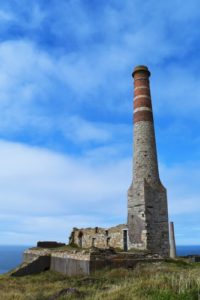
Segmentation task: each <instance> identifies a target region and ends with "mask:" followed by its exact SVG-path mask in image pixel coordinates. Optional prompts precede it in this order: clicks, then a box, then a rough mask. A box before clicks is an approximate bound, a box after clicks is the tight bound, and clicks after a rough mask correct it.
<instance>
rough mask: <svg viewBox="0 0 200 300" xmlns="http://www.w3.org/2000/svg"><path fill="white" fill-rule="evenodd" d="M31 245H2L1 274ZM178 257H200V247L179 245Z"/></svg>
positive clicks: (20, 258)
mask: <svg viewBox="0 0 200 300" xmlns="http://www.w3.org/2000/svg"><path fill="white" fill-rule="evenodd" d="M30 247H33V246H30V245H20V246H19V245H0V274H3V273H6V272H8V271H10V270H12V269H13V268H15V267H17V265H19V264H20V263H21V262H22V258H23V252H24V250H25V249H28V248H30ZM176 250H177V256H185V255H200V245H177V246H176Z"/></svg>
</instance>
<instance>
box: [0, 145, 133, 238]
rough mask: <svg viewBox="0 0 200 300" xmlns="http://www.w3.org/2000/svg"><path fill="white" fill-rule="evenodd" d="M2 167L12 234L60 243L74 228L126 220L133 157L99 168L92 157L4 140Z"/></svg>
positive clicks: (3, 210)
mask: <svg viewBox="0 0 200 300" xmlns="http://www.w3.org/2000/svg"><path fill="white" fill-rule="evenodd" d="M0 165H1V171H0V190H1V194H0V199H1V201H0V203H1V205H0V210H1V218H2V217H3V216H4V215H5V216H8V221H7V222H8V223H9V225H8V228H10V231H16V232H18V231H19V232H22V233H23V234H27V233H30V231H33V232H34V233H33V236H35V238H36V236H37V235H38V238H39V237H40V236H43V239H45V235H46V237H48V236H51V238H54V239H56V236H57V235H58V236H59V235H60V236H61V235H62V234H64V233H65V234H67V233H68V234H69V229H70V228H71V227H73V226H78V225H81V226H91V225H94V223H95V222H97V221H99V223H100V225H101V224H113V222H119V221H120V220H124V219H125V218H126V208H125V207H126V190H127V188H128V183H129V182H130V176H129V175H130V174H129V173H128V170H130V168H128V165H129V160H127V159H122V160H119V161H115V162H108V161H107V162H106V163H104V164H103V165H101V163H100V164H99V165H98V163H96V164H93V162H92V161H90V160H89V158H88V157H87V159H84V157H83V158H73V157H69V156H63V155H60V154H56V153H53V152H50V151H47V150H44V149H39V148H31V147H28V146H25V145H22V144H15V143H8V142H5V141H1V143H0ZM116 183H117V184H116ZM9 216H11V217H9ZM13 216H14V218H13ZM80 216H81V217H80ZM91 216H93V217H92V218H91ZM5 219H6V218H5V217H3V220H4V222H5V224H7V222H6V220H5ZM72 220H73V221H74V223H73V222H72ZM80 220H82V221H81V222H80ZM91 220H92V223H91ZM95 220H96V221H95ZM12 222H14V223H16V224H18V225H17V226H14V225H15V224H13V223H12ZM20 224H21V225H20ZM53 224H55V229H54V231H53V232H52V226H53ZM12 226H13V227H12ZM61 227H64V228H63V230H61V231H62V234H60V233H59V231H60V229H61ZM8 228H7V229H6V231H8V230H9V229H8ZM3 231H4V230H3ZM8 240H9V236H8ZM4 242H5V240H4ZM13 243H17V239H16V241H14V240H13Z"/></svg>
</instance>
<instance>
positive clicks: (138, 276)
mask: <svg viewBox="0 0 200 300" xmlns="http://www.w3.org/2000/svg"><path fill="white" fill-rule="evenodd" d="M0 299H1V300H11V299H12V300H25V299H26V300H47V299H48V300H64V299H83V300H102V299H103V300H136V299H138V300H143V299H144V300H146V299H148V300H167V299H169V300H174V299H180V300H193V299H194V300H199V299H200V263H194V264H191V263H186V262H184V261H181V260H180V261H177V262H171V261H168V262H162V263H154V264H152V263H149V264H140V265H138V266H137V267H136V268H135V269H134V270H126V269H114V270H103V271H99V272H97V273H96V274H94V275H92V276H87V277H86V276H79V277H66V276H64V275H61V274H58V273H53V272H50V271H47V272H45V273H43V274H39V275H34V276H27V277H18V278H11V277H9V276H8V275H2V276H0Z"/></svg>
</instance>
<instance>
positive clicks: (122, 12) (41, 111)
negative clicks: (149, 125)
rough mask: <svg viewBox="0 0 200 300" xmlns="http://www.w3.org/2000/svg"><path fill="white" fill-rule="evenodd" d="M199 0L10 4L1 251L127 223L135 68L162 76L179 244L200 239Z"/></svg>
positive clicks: (1, 26) (0, 85) (2, 58)
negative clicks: (79, 229)
mask: <svg viewBox="0 0 200 300" xmlns="http://www.w3.org/2000/svg"><path fill="white" fill-rule="evenodd" d="M199 26H200V9H199V1H198V0H192V1H190V2H183V1H180V0H173V1H172V0H169V1H155V0H149V1H138V0H124V1H120V0H71V1H70V0H59V1H56V0H49V1H44V0H21V1H17V0H12V1H11V0H5V1H1V2H0V166H1V167H0V224H1V225H0V231H1V233H0V236H1V241H0V243H1V244H33V245H34V244H35V243H36V242H37V241H38V240H58V241H64V242H65V241H67V239H68V236H69V233H70V230H71V228H72V227H74V226H77V227H79V226H96V225H99V226H105V227H106V226H110V225H114V224H117V223H125V222H126V214H127V212H126V205H127V199H126V193H127V189H128V187H129V185H130V182H131V176H132V175H131V169H132V98H133V86H132V78H131V73H132V69H133V67H134V66H135V65H138V64H145V65H147V66H148V67H149V69H150V71H151V73H152V76H151V92H152V99H153V107H154V117H155V127H156V137H157V147H158V156H159V168H160V177H161V179H162V182H163V183H164V185H165V186H166V188H167V190H168V202H169V216H170V220H173V221H174V222H175V231H176V239H177V243H178V244H200V222H199V215H200V189H199V181H200V136H199V126H200V118H199V112H200V71H199V70H200V55H199V53H200V31H199Z"/></svg>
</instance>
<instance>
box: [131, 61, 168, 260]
mask: <svg viewBox="0 0 200 300" xmlns="http://www.w3.org/2000/svg"><path fill="white" fill-rule="evenodd" d="M149 76H150V72H149V71H148V69H147V68H146V67H144V66H139V67H136V68H135V70H134V72H133V77H134V86H135V91H134V159H133V182H132V184H131V186H130V188H129V190H128V229H129V243H130V248H132V247H133V248H139V249H147V250H150V251H152V252H153V253H159V254H161V255H163V256H169V233H168V209H167V194H166V189H165V188H164V186H163V185H162V183H161V181H160V178H159V171H158V162H157V151H156V141H155V132H154V123H153V113H152V104H151V96H150V86H149Z"/></svg>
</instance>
